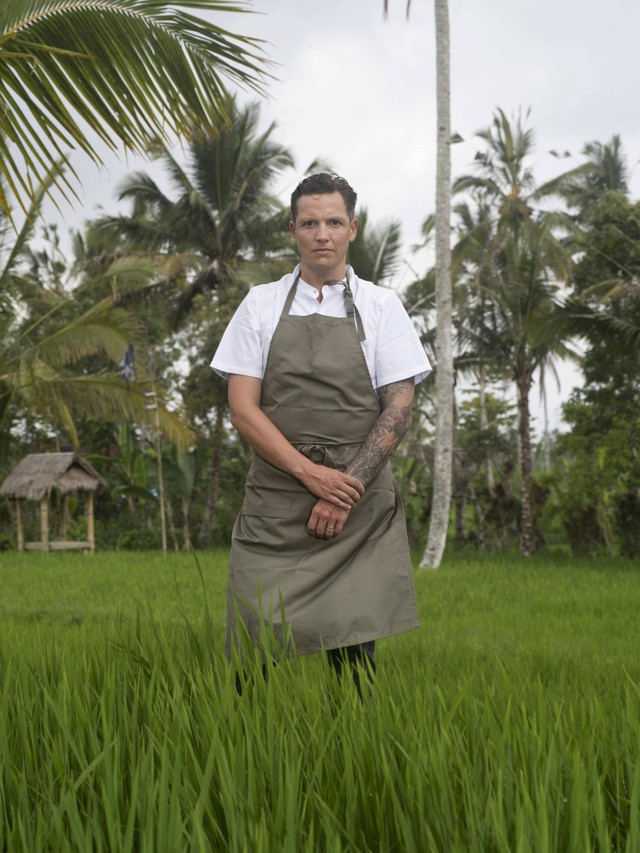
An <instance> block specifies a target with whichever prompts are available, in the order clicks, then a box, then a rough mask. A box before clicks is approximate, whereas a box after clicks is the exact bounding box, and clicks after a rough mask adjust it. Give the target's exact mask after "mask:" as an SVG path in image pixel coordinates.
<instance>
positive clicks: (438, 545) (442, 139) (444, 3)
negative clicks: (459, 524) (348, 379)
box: [384, 0, 454, 569]
mask: <svg viewBox="0 0 640 853" xmlns="http://www.w3.org/2000/svg"><path fill="white" fill-rule="evenodd" d="M388 5H389V3H388V0H384V13H385V15H386V14H387V10H388ZM434 8H435V25H436V102H437V142H436V147H437V153H436V216H435V230H436V315H437V329H438V330H437V335H436V439H435V447H434V487H433V498H432V509H431V524H430V525H429V538H428V541H427V546H426V548H425V551H424V554H423V556H422V560H421V561H420V566H421V567H422V568H431V569H437V568H438V566H439V565H440V563H441V561H442V556H443V554H444V549H445V545H446V542H447V531H448V529H449V516H450V513H451V478H452V471H453V428H454V424H453V405H454V396H453V343H452V340H453V331H452V318H453V310H452V301H453V295H452V288H451V149H450V146H451V138H452V137H451V84H450V66H451V59H450V47H449V3H448V0H434ZM406 10H407V17H408V16H409V12H410V10H411V0H407V6H406Z"/></svg>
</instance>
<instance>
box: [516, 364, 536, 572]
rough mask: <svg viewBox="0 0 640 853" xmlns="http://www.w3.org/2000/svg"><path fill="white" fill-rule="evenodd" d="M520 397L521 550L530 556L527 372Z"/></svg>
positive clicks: (521, 379) (519, 385) (520, 379)
mask: <svg viewBox="0 0 640 853" xmlns="http://www.w3.org/2000/svg"><path fill="white" fill-rule="evenodd" d="M516 387H517V397H518V435H519V439H520V502H521V509H520V513H521V514H520V551H521V553H522V555H523V556H524V557H530V556H531V555H532V554H533V552H534V549H535V541H534V525H533V507H532V502H531V489H532V485H533V482H532V477H531V471H532V463H531V429H530V413H529V392H530V390H531V374H530V373H528V372H526V373H524V374H522V375H520V376H519V377H518V378H517V380H516Z"/></svg>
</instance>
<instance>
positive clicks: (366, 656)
mask: <svg viewBox="0 0 640 853" xmlns="http://www.w3.org/2000/svg"><path fill="white" fill-rule="evenodd" d="M375 650H376V643H375V640H370V641H369V642H367V643H359V644H358V645H355V646H344V647H343V648H341V649H330V650H329V651H328V652H326V655H327V660H328V661H329V665H330V666H331V668H332V669H333V671H334V672H335V673H336V675H337V676H338V678H339V679H341V678H342V674H343V672H344V669H345V667H349V669H350V671H351V677H352V678H353V683H354V684H355V686H356V690H357V691H358V695H359V696H360V698H361V699H362V686H361V683H360V675H361V673H364V674H365V675H366V676H367V680H368V681H369V682H372V681H373V676H374V675H375V672H376V662H375ZM274 663H275V661H274ZM268 674H269V667H268V666H267V664H266V663H265V664H263V665H262V675H263V676H264V678H265V680H266V678H267V676H268ZM236 690H237V691H238V693H239V694H240V695H242V679H241V678H240V673H238V672H236Z"/></svg>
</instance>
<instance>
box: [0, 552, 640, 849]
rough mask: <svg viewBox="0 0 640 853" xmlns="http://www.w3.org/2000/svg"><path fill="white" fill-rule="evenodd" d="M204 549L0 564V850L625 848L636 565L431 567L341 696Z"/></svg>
mask: <svg viewBox="0 0 640 853" xmlns="http://www.w3.org/2000/svg"><path fill="white" fill-rule="evenodd" d="M225 573H226V553H225V552H224V551H222V550H220V551H215V552H201V553H199V554H196V555H193V554H170V555H167V556H166V557H163V556H162V555H161V554H158V553H148V554H145V553H135V554H128V553H121V552H118V553H97V554H95V555H92V556H85V555H82V554H76V553H71V554H63V553H60V552H57V553H52V554H41V553H28V554H15V553H8V552H5V553H2V554H0V626H1V630H0V851H56V852H57V851H109V853H111V852H112V851H148V852H149V853H152V851H153V853H156V851H171V852H172V853H174V851H233V852H234V853H245V852H246V853H262V851H274V853H276V851H277V853H283V851H285V853H302V852H303V851H330V853H340V852H341V851H349V853H359V851H376V853H378V851H380V853H382V851H385V853H387V851H389V853H391V851H393V853H405V851H416V853H429V852H430V851H443V852H444V851H446V853H450V851H505V852H506V851H522V853H524V851H536V853H537V851H562V853H565V851H570V853H585V851H605V850H606V851H625V852H626V853H640V566H639V565H638V564H637V563H632V562H629V561H626V562H625V561H617V560H591V561H588V560H584V561H578V560H572V559H569V558H560V557H558V558H550V557H546V558H543V557H536V558H534V559H531V560H529V561H525V560H523V559H521V558H519V557H512V558H507V557H500V558H497V557H483V558H479V557H475V558H472V557H463V556H460V555H454V556H451V557H449V558H448V559H447V560H446V561H445V563H444V564H443V566H442V567H441V569H440V570H438V571H437V572H417V574H416V585H417V592H418V599H419V608H420V614H421V618H422V628H421V629H420V630H419V631H414V632H411V633H409V634H406V635H403V636H399V637H394V638H389V639H386V640H382V641H380V643H379V644H378V652H377V662H378V674H377V677H376V680H375V684H374V685H373V687H372V689H371V691H370V694H368V695H366V696H365V699H364V701H360V700H359V698H358V696H357V694H356V692H355V690H354V688H353V686H352V685H351V683H350V682H349V681H345V682H343V683H339V682H338V681H337V679H336V678H335V676H334V675H333V673H332V672H330V671H329V668H328V666H327V665H326V663H325V661H324V660H323V658H322V657H321V656H319V655H315V656H309V657H305V658H300V659H294V660H290V661H280V662H279V663H278V665H277V666H275V667H271V668H270V674H269V678H268V679H267V680H265V679H263V678H262V675H261V673H260V668H259V666H257V665H255V671H254V669H252V668H251V667H250V666H247V668H246V684H245V686H244V690H243V692H242V695H239V694H238V692H237V691H236V689H235V673H236V669H235V668H234V667H233V666H230V665H228V664H227V662H226V661H225V658H224V655H223V649H222V646H223V639H224V608H225Z"/></svg>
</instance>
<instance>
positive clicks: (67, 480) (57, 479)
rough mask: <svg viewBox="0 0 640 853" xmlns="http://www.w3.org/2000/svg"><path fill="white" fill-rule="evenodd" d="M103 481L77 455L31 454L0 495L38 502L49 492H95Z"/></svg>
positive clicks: (8, 480) (6, 482) (3, 487)
mask: <svg viewBox="0 0 640 853" xmlns="http://www.w3.org/2000/svg"><path fill="white" fill-rule="evenodd" d="M99 486H106V483H105V481H104V480H103V479H102V477H101V476H100V475H99V474H98V473H97V471H95V470H94V469H93V468H92V467H91V465H89V463H88V462H87V461H86V460H84V459H82V458H81V457H80V456H78V454H77V453H73V452H71V453H31V454H29V456H25V458H24V459H23V460H22V461H20V462H19V463H18V464H17V465H16V467H15V468H14V469H13V471H12V472H11V473H10V474H9V476H8V477H7V478H6V480H5V481H4V482H3V484H2V486H0V495H5V496H7V497H10V498H23V499H26V500H32V501H40V500H42V498H44V497H46V496H49V495H50V494H51V492H53V491H58V492H60V494H62V495H66V494H71V493H74V492H94V491H95V490H96V489H97V488H98V487H99Z"/></svg>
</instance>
